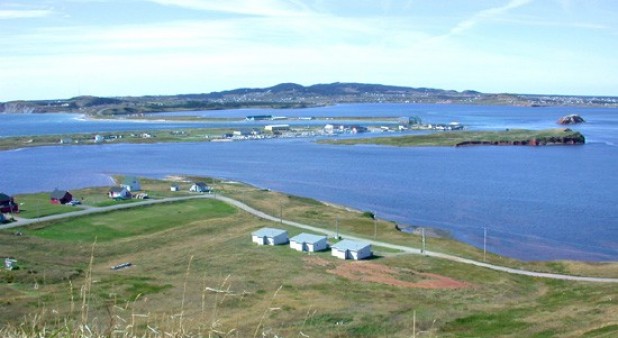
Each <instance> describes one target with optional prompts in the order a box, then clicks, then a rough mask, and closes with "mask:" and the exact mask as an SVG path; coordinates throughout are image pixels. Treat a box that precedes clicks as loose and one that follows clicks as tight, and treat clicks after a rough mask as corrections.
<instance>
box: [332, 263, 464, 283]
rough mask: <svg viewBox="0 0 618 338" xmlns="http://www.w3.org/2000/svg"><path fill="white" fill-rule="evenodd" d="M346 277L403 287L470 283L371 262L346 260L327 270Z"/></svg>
mask: <svg viewBox="0 0 618 338" xmlns="http://www.w3.org/2000/svg"><path fill="white" fill-rule="evenodd" d="M327 272H328V273H332V274H335V275H338V276H341V277H344V278H347V279H351V280H355V281H361V282H370V283H380V284H386V285H393V286H398V287H404V288H422V289H459V288H466V287H469V286H470V284H468V283H465V282H461V281H458V280H455V279H452V278H448V277H445V276H442V275H437V274H433V273H424V272H417V271H413V270H409V269H398V268H392V267H388V266H385V265H381V264H376V263H371V262H346V263H343V264H340V265H337V266H336V267H335V268H334V269H331V270H327Z"/></svg>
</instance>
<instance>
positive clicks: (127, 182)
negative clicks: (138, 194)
mask: <svg viewBox="0 0 618 338" xmlns="http://www.w3.org/2000/svg"><path fill="white" fill-rule="evenodd" d="M120 186H121V187H125V188H127V190H128V191H140V190H142V186H141V185H140V184H139V180H138V179H137V177H135V176H127V177H125V178H124V182H123V183H122V184H121V185H120Z"/></svg>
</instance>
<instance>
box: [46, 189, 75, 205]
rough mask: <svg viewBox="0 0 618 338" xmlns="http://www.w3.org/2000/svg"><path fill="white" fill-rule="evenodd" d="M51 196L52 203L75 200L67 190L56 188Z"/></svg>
mask: <svg viewBox="0 0 618 338" xmlns="http://www.w3.org/2000/svg"><path fill="white" fill-rule="evenodd" d="M49 198H50V201H51V202H52V204H67V203H69V202H71V201H72V200H73V195H71V193H70V192H68V191H66V190H58V189H55V190H54V191H52V193H51V195H49Z"/></svg>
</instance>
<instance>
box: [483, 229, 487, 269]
mask: <svg viewBox="0 0 618 338" xmlns="http://www.w3.org/2000/svg"><path fill="white" fill-rule="evenodd" d="M485 259H487V228H486V227H483V262H484V261H485Z"/></svg>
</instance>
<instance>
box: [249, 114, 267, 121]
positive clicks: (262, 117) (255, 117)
mask: <svg viewBox="0 0 618 338" xmlns="http://www.w3.org/2000/svg"><path fill="white" fill-rule="evenodd" d="M272 119H273V116H272V115H249V116H247V117H245V120H247V121H263V120H272Z"/></svg>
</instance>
